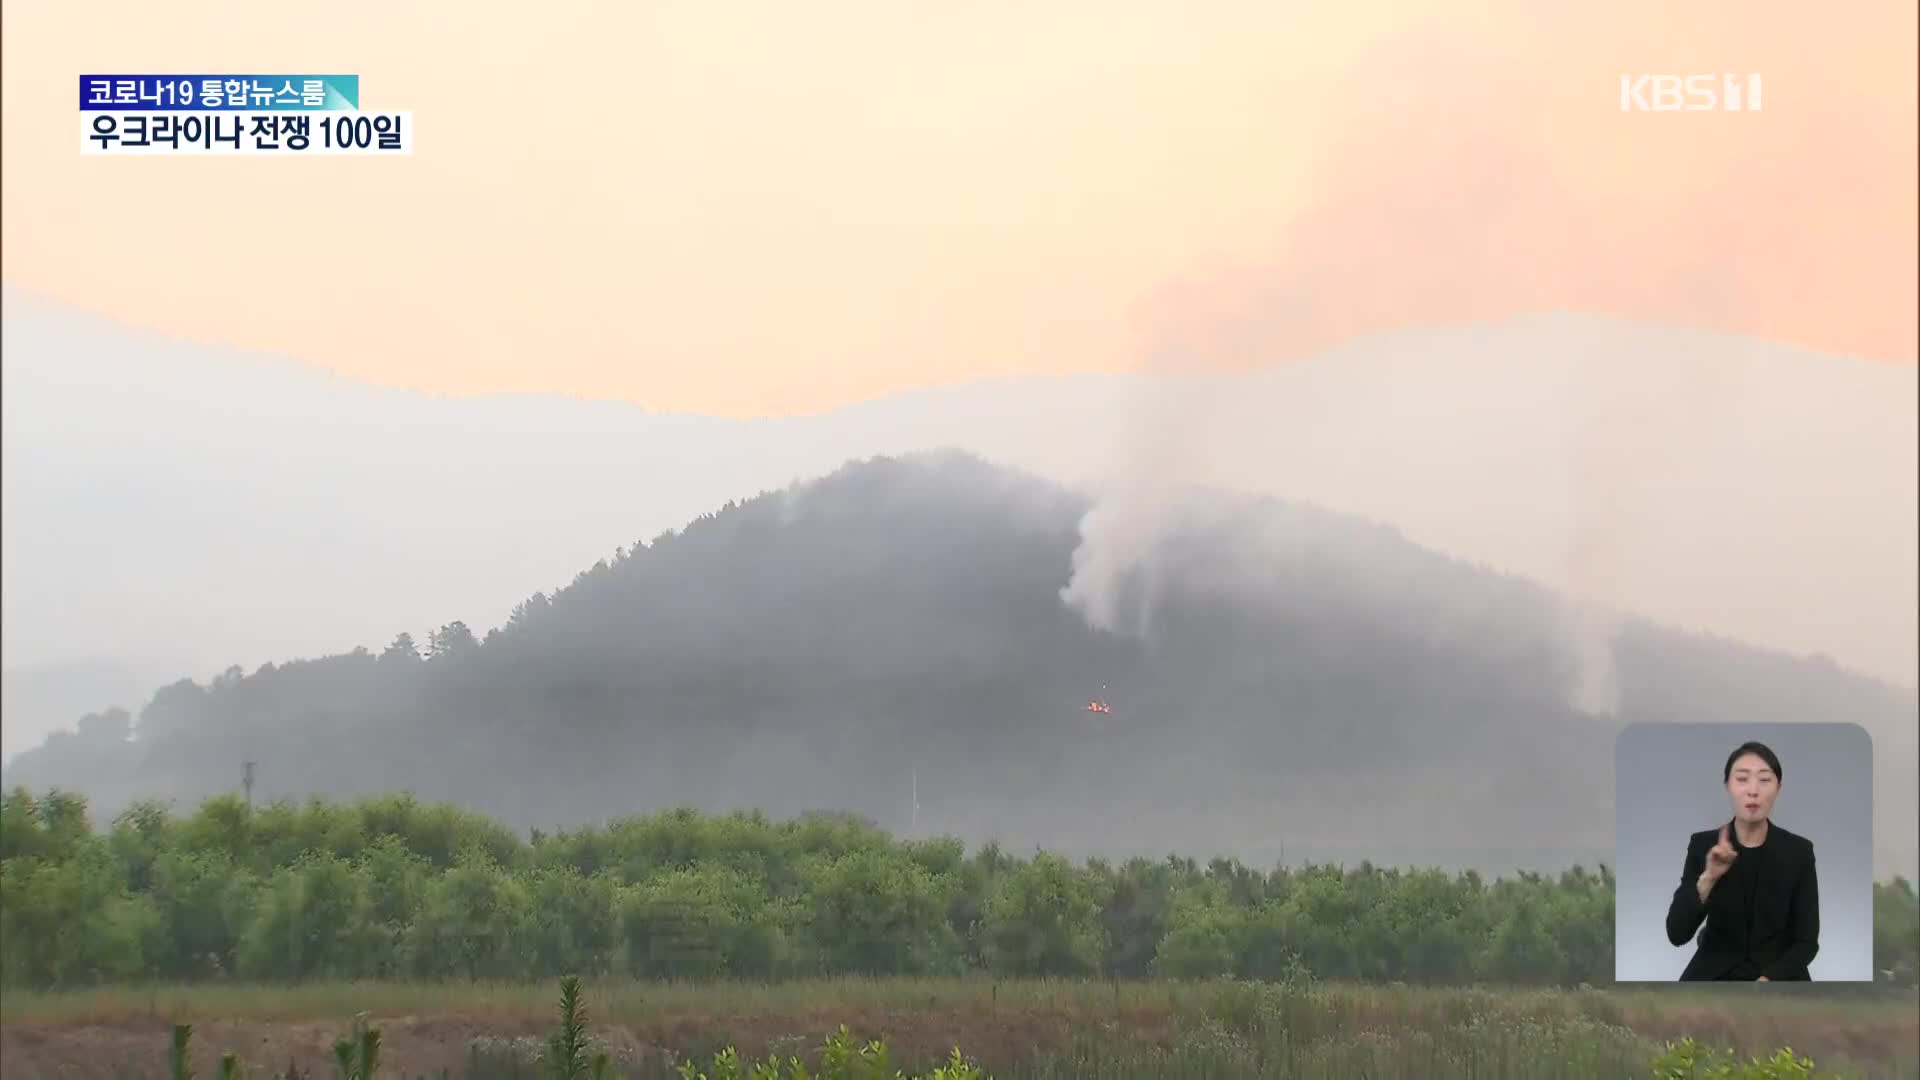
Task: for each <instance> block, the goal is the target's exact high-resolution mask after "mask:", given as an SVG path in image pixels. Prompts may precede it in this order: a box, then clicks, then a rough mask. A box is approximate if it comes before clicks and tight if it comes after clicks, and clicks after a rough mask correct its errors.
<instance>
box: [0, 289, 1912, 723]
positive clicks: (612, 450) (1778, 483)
mask: <svg viewBox="0 0 1920 1080" xmlns="http://www.w3.org/2000/svg"><path fill="white" fill-rule="evenodd" d="M4 299H5V312H4V318H3V319H0V332H3V333H4V337H5V341H4V348H3V349H0V358H3V359H4V372H5V388H4V390H5V392H4V394H0V409H3V410H4V424H3V425H0V428H3V429H4V441H5V447H4V450H5V452H4V454H3V455H0V468H4V485H0V488H3V490H4V499H5V504H6V505H5V512H4V514H0V528H4V531H5V536H4V543H0V551H3V552H4V574H5V582H4V588H3V589H0V597H4V601H3V602H4V619H5V625H6V629H7V633H6V634H5V653H6V655H5V660H4V666H5V668H6V672H7V673H6V678H8V679H9V680H12V679H14V678H15V677H16V675H17V674H18V673H21V672H24V671H27V670H29V669H36V668H37V669H45V668H48V667H49V666H51V665H64V664H74V663H84V664H89V665H100V664H111V665H114V666H115V667H117V668H119V669H122V670H146V669H150V668H154V667H156V666H157V667H161V668H167V669H175V668H182V669H184V670H187V671H192V672H195V673H197V674H199V675H201V676H203V677H204V676H209V675H211V674H213V673H215V672H217V671H219V670H221V669H223V668H224V667H226V666H227V665H228V664H231V663H235V662H239V663H242V664H244V665H246V666H248V667H252V666H255V665H257V664H259V663H262V662H265V661H266V660H268V659H272V658H276V657H285V656H290V655H317V654H322V653H328V652H335V651H340V650H344V649H349V648H351V647H353V646H354V645H371V644H374V643H377V642H378V641H381V640H384V639H385V637H386V636H387V635H390V634H391V633H392V629H393V627H396V626H409V627H413V628H415V629H416V631H417V632H424V629H425V628H426V627H429V626H433V625H438V624H439V623H441V622H444V621H446V619H447V618H448V617H449V616H450V615H453V614H458V615H460V616H462V617H464V618H466V619H468V620H469V621H470V622H472V623H473V624H474V625H476V626H481V627H487V626H493V625H497V624H498V623H500V622H501V621H502V620H504V619H505V618H506V615H507V613H508V611H509V610H510V609H511V608H512V606H513V605H514V603H516V602H517V601H518V600H519V599H521V598H522V597H524V596H526V595H528V594H529V593H531V592H533V591H535V590H537V589H543V588H549V587H551V586H552V585H553V584H555V583H556V582H559V581H563V580H565V577H566V576H567V575H568V574H570V573H572V571H573V568H575V567H578V566H582V565H587V564H589V563H591V562H592V561H594V560H595V559H597V558H599V557H601V556H602V555H604V554H606V553H607V552H608V551H609V550H610V548H611V546H612V545H613V544H615V543H617V542H619V538H621V537H624V536H631V535H648V534H651V533H654V532H658V531H660V530H663V529H666V528H670V527H673V526H675V525H677V524H679V523H682V522H685V521H687V520H689V519H691V518H692V517H694V516H696V515H698V514H700V513H703V512H705V511H706V510H708V509H710V508H711V507H713V506H716V505H718V504H719V503H721V502H723V501H725V500H726V499H728V498H735V497H738V496H739V495H740V494H741V493H744V492H751V491H758V490H766V489H771V488H779V487H782V486H784V485H786V484H787V483H789V482H791V481H794V480H802V479H811V478H815V477H818V476H822V475H825V474H826V473H828V472H829V471H831V470H832V469H834V468H835V467H837V466H838V465H839V464H840V463H842V462H844V461H847V460H849V459H856V458H863V457H867V456H870V455H874V454H893V455H897V454H902V453H908V452H913V451H916V450H927V449H933V448H937V447H942V446H954V447H960V448H963V449H966V450H969V451H971V452H974V453H977V454H979V455H981V456H983V457H985V458H987V459H989V460H992V461H996V462H1001V463H1004V464H1008V465H1012V466H1016V467H1020V468H1025V469H1028V470H1030V471H1033V472H1035V473H1038V474H1039V475H1042V476H1045V477H1047V478H1049V479H1052V480H1055V481H1057V482H1061V483H1065V484H1068V485H1070V486H1073V487H1076V488H1079V489H1083V490H1088V491H1119V492H1121V493H1127V492H1129V491H1131V490H1132V489H1134V488H1136V487H1138V488H1141V489H1143V490H1146V491H1152V490H1158V489H1160V488H1161V487H1164V486H1165V485H1168V484H1174V483H1181V484H1203V485H1211V486H1215V487H1220V488H1224V489H1229V490H1236V491H1242V492H1247V493H1252V494H1269V495H1276V496H1280V497H1283V498H1289V499H1301V500H1307V501H1311V502H1314V503H1316V504H1319V505H1323V506H1327V507H1329V508H1332V509H1337V510H1341V511H1344V512H1349V513H1355V514H1360V515H1364V516H1366V517H1370V518H1373V519H1376V520H1381V521H1388V522H1392V523H1393V524H1394V525H1395V526H1397V527H1398V528H1400V529H1401V530H1402V531H1403V532H1404V533H1405V534H1406V535H1407V536H1408V537H1409V538H1411V539H1413V540H1415V541H1416V542H1418V543H1420V544H1422V545H1424V546H1427V547H1430V548H1434V549H1436V550H1441V551H1445V552H1447V553H1449V554H1452V555H1455V556H1458V557H1461V558H1465V559H1469V560H1471V561H1474V562H1477V563H1483V564H1486V565H1491V566H1496V567H1499V568H1501V569H1502V570H1505V571H1508V572H1511V573H1516V574H1520V575H1524V576H1526V577H1529V578H1531V579H1534V580H1537V581H1540V582H1542V583H1543V584H1545V585H1548V586H1550V587H1552V588H1555V589H1559V590H1564V591H1570V592H1573V593H1576V594H1578V595H1581V596H1583V597H1585V598H1587V599H1589V600H1591V601H1593V602H1595V603H1598V604H1601V605H1604V606H1607V607H1611V608H1614V609H1616V610H1621V611H1629V612H1635V613H1638V614H1642V615H1645V616H1647V617H1650V618H1653V619H1656V620H1658V621H1661V622H1664V623H1668V624H1671V625H1676V626H1686V627H1692V628H1697V629H1700V630H1704V631H1708V632H1712V633H1717V634H1721V635H1723V636H1730V637H1735V638H1739V639H1741V640H1746V641H1752V642H1755V643H1758V644H1762V645H1764V646H1767V647H1769V648H1775V649H1784V650H1787V651H1791V652H1796V653H1802V654H1809V655H1811V654H1815V653H1825V654H1827V655H1830V656H1832V657H1834V658H1835V659H1836V660H1837V661H1838V662H1839V663H1841V664H1842V665H1843V666H1845V667H1848V668H1851V669H1854V670H1858V671H1863V672H1868V673H1871V674H1873V675H1875V676H1876V677H1879V678H1884V679H1888V680H1890V681H1892V682H1894V683H1896V684H1898V685H1903V686H1908V687H1912V686H1915V685H1920V672H1917V671H1916V668H1915V665H1916V663H1920V660H1916V657H1920V607H1917V606H1916V604H1915V603H1914V601H1913V600H1912V597H1913V596H1914V595H1915V594H1916V591H1920V577H1917V576H1916V575H1917V574H1920V571H1917V570H1916V567H1915V561H1914V559H1913V558H1912V552H1913V551H1914V550H1915V549H1916V547H1920V510H1917V509H1916V501H1915V496H1914V491H1915V489H1916V477H1915V460H1914V459H1915V455H1914V453H1913V447H1914V445H1915V443H1916V440H1920V427H1916V407H1915V404H1914V403H1915V400H1916V396H1920V391H1917V389H1916V381H1915V369H1913V368H1911V367H1909V368H1895V367H1889V366H1886V365H1876V364H1868V363H1864V362H1856V361H1850V360H1848V359H1846V358H1840V357H1822V356H1814V355H1810V354H1806V353H1801V352H1796V351H1794V350H1791V349H1784V348H1779V347H1773V346H1765V345H1760V344H1757V343H1754V342H1748V341H1741V340H1738V339H1727V338H1720V337H1715V336H1712V335H1706V334H1698V333H1690V332H1683V331H1677V330H1671V329H1666V328H1659V327H1647V326H1636V325H1631V324H1622V323H1617V322H1611V321H1608V320H1604V319H1596V318H1587V317H1575V316H1554V317H1541V318H1533V319H1516V320H1511V321H1508V322H1502V323H1494V324H1475V325H1465V326H1457V327H1446V328H1438V329H1433V330H1428V331H1422V332H1417V333H1406V334H1396V335H1389V336H1385V337H1381V338H1375V339H1368V340H1365V341H1358V342H1354V343H1351V344H1350V345H1348V346H1345V347H1342V348H1340V349H1336V350H1332V351H1330V352H1328V353H1326V354H1325V355H1323V356H1320V357H1318V358H1316V359H1313V360H1310V361H1303V362H1300V363H1295V364H1289V365H1285V366H1282V367H1277V368H1273V369H1270V370H1265V371H1260V372H1256V373H1252V374H1247V375H1242V376H1234V377H1184V376H1181V375H1180V374H1179V373H1178V372H1176V371H1171V370H1169V371H1163V372H1158V373H1152V374H1136V375H1088V376H1076V377H1065V378H1035V379H1005V380H994V381H989V382H983V383H979V384H973V385H967V386H956V387H944V388H937V389H929V390H923V391H916V392H913V393H908V394H902V395H898V396H896V397H892V398H888V399H884V400H879V401H873V402H868V403H864V404H859V405H852V406H848V407H846V408H844V409H840V410H836V411H834V412H832V413H828V414H822V415H818V416H806V417H790V418H779V419H767V420H756V421H735V420H723V419H716V418H709V417H696V416H680V415H665V414H659V413H651V412H647V411H646V410H644V409H642V408H639V407H636V406H634V405H630V404H624V403H617V402H596V401H584V400H579V399H573V398H565V397H541V396H532V395H501V396H494V397H479V398H464V399H456V398H445V397H435V396H432V395H427V394H420V393H413V392H409V391H404V390H397V389H391V388H385V387H378V386H372V385H368V384H364V383H359V382H355V381H353V380H350V379H346V378H341V377H338V376H335V375H331V374H329V373H327V372H325V371H322V370H320V369H316V368H312V367H309V366H306V365H302V364H299V363H296V362H294V361H291V360H286V359H276V358H266V357H259V356H253V355H248V354H241V353H236V352H232V351H229V350H222V349H218V348H214V347H208V346H201V345H196V344H193V343H190V342H184V341H179V340H174V339H168V338H164V337H161V336H159V335H156V334H148V333H141V332H137V331H134V330H130V329H128V328H125V327H122V326H119V325H117V324H115V323H113V322H112V321H110V320H108V319H105V318H100V317H96V316H89V315H84V314H81V313H78V312H75V311H73V310H70V309H67V308H64V307H60V306H57V305H53V304H49V303H46V302H42V301H39V300H37V299H35V298H33V297H31V296H26V295H23V294H21V293H20V292H19V291H18V290H16V289H13V288H11V287H9V288H7V289H6V290H5V293H4ZM82 696H83V697H84V696H85V695H82ZM114 700H115V699H111V698H101V699H100V700H98V701H97V705H99V706H105V705H108V704H111V703H113V701H114ZM120 703H121V704H127V705H132V704H134V702H130V701H120ZM72 720H73V717H72V716H60V717H50V716H39V715H35V716H21V717H18V718H16V722H15V723H13V724H10V725H8V726H9V729H10V734H9V735H8V737H7V739H6V746H7V749H8V750H14V749H18V748H19V746H18V744H17V742H16V740H17V739H18V738H20V737H22V735H23V733H25V732H28V731H30V730H39V731H44V730H45V729H46V727H45V725H47V724H52V723H68V724H70V723H71V722H72ZM36 737H37V736H36Z"/></svg>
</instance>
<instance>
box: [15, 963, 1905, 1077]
mask: <svg viewBox="0 0 1920 1080" xmlns="http://www.w3.org/2000/svg"><path fill="white" fill-rule="evenodd" d="M558 1000H559V991H558V989H557V988H556V986H555V985H554V984H553V983H550V982H546V983H539V984H503V983H502V984H486V983H481V984H471V983H451V984H409V983H395V982H375V983H310V984H305V985H300V986H291V987H282V988H272V987H258V986H242V985H225V986H178V985H170V986H155V987H95V988H91V989H86V990H78V991H70V992H31V991H21V990H12V991H7V992H6V993H5V994H4V996H0V1060H3V1061H4V1062H5V1071H6V1072H7V1074H8V1075H10V1076H11V1075H21V1076H41V1075H46V1076H101V1077H110V1076H156V1077H158V1076H165V1075H168V1073H167V1054H168V1046H169V1040H170V1036H171V1031H172V1027H173V1025H174V1024H177V1023H187V1024H191V1025H193V1046H194V1050H195V1055H196V1060H197V1061H198V1062H199V1066H198V1068H199V1072H200V1075H215V1074H216V1070H215V1066H216V1065H217V1063H218V1060H219V1057H220V1054H221V1053H222V1052H224V1051H233V1052H235V1053H236V1054H237V1055H238V1056H239V1058H240V1059H241V1060H242V1061H243V1062H244V1063H246V1064H247V1065H248V1066H249V1067H250V1069H251V1070H252V1071H251V1072H250V1073H249V1075H255V1076H261V1077H269V1076H273V1075H275V1074H276V1073H285V1072H287V1069H288V1065H289V1064H290V1063H291V1064H293V1065H295V1066H297V1067H298V1068H299V1069H301V1070H312V1075H315V1076H326V1075H332V1068H333V1062H334V1044H335V1042H336V1041H337V1040H339V1039H340V1038H341V1037H342V1036H344V1035H346V1034H348V1033H349V1031H350V1029H351V1026H352V1024H353V1022H354V1019H355V1016H356V1014H361V1013H364V1014H365V1016H366V1020H367V1022H368V1023H369V1024H370V1025H371V1026H372V1027H374V1028H377V1029H378V1030H379V1032H380V1035H381V1063H382V1067H381V1069H380V1070H379V1075H381V1076H395V1077H402V1076H404V1077H412V1076H419V1075H425V1076H438V1075H442V1074H443V1073H444V1074H445V1075H448V1076H456V1077H457V1076H469V1077H485V1076H511V1075H523V1076H535V1075H548V1073H547V1072H546V1071H545V1070H544V1069H543V1068H542V1061H541V1058H542V1057H543V1056H545V1054H544V1051H545V1040H546V1038H547V1036H548V1035H549V1034H550V1033H552V1032H553V1031H554V1030H555V1028H556V1024H557V1021H556V1006H557V1003H558ZM582 1001H583V1004H584V1006H585V1009H586V1013H587V1016H588V1018H589V1020H590V1027H589V1029H588V1030H589V1033H590V1035H591V1037H592V1039H593V1040H594V1045H596V1046H597V1047H601V1048H604V1051H605V1052H606V1054H607V1055H608V1058H609V1060H610V1063H611V1064H612V1066H613V1072H614V1074H615V1075H622V1076H637V1077H649V1076H661V1077H664V1076H674V1075H679V1073H678V1072H677V1071H675V1064H676V1062H682V1061H686V1060H688V1059H693V1060H694V1061H696V1062H698V1063H699V1065H700V1067H701V1069H702V1070H703V1071H706V1072H708V1073H710V1074H713V1075H718V1074H715V1073H713V1065H712V1062H713V1057H714V1055H715V1054H716V1053H719V1052H721V1051H723V1050H725V1049H727V1048H729V1047H732V1048H735V1049H736V1050H737V1052H738V1054H739V1055H740V1057H741V1058H746V1059H755V1060H759V1059H764V1058H765V1057H766V1056H768V1055H775V1056H778V1057H780V1058H782V1059H783V1060H784V1059H788V1058H791V1057H793V1056H799V1057H800V1058H801V1059H802V1060H803V1061H806V1062H808V1063H809V1064H810V1065H813V1064H817V1062H818V1049H819V1048H820V1046H821V1044H822V1042H823V1040H825V1039H826V1038H827V1037H828V1036H830V1035H831V1034H833V1033H834V1032H835V1031H836V1030H837V1029H838V1028H839V1027H840V1026H841V1025H846V1026H847V1027H848V1028H849V1030H850V1031H851V1032H852V1034H853V1035H854V1036H855V1037H856V1042H858V1041H859V1040H866V1039H880V1040H884V1042H885V1047H886V1050H887V1052H888V1054H889V1055H890V1058H891V1064H892V1065H893V1066H894V1067H898V1068H903V1069H906V1070H908V1071H909V1072H910V1073H913V1072H915V1071H916V1070H924V1069H929V1068H931V1067H932V1066H934V1065H936V1064H938V1063H939V1062H941V1061H942V1060H945V1059H947V1058H948V1057H949V1056H950V1054H951V1052H952V1051H953V1050H954V1049H955V1048H956V1047H957V1048H958V1049H960V1050H961V1051H962V1053H963V1055H964V1056H965V1058H966V1059H967V1060H969V1061H971V1062H973V1063H976V1064H977V1065H979V1066H980V1067H982V1068H984V1069H985V1070H987V1071H988V1072H990V1073H991V1074H992V1075H994V1076H998V1077H1056V1076H1057V1077H1064V1076H1094V1077H1148V1076H1173V1077H1181V1076H1195V1077H1198V1076H1258V1075H1265V1076H1283V1077H1335V1076H1339V1077H1350V1076H1409V1077H1412V1076H1420V1077H1436V1078H1447V1077H1512V1078H1521V1077H1525V1078H1536V1077H1542V1078H1544V1077H1582V1078H1584V1077H1621V1076H1651V1075H1654V1073H1653V1071H1652V1063H1653V1061H1654V1060H1655V1058H1656V1057H1658V1056H1659V1055H1661V1053H1662V1052H1663V1050H1664V1049H1665V1047H1666V1044H1668V1043H1670V1042H1674V1041H1678V1040H1681V1039H1685V1038H1694V1039H1698V1040H1700V1041H1701V1042H1702V1043H1704V1044H1705V1045H1707V1046H1710V1047H1717V1048H1723V1049H1724V1048H1731V1049H1733V1050H1735V1051H1737V1052H1738V1053H1739V1054H1740V1055H1741V1056H1769V1055H1772V1054H1774V1053H1775V1052H1776V1051H1777V1050H1779V1049H1780V1048H1782V1047H1791V1048H1792V1050H1793V1051H1794V1052H1795V1053H1796V1054H1798V1055H1803V1056H1806V1057H1811V1058H1812V1059H1813V1060H1814V1061H1815V1062H1816V1063H1817V1065H1818V1067H1819V1071H1818V1072H1817V1074H1816V1075H1823V1076H1824V1075H1829V1070H1833V1071H1832V1073H1831V1074H1832V1075H1854V1076H1861V1077H1874V1078H1878V1077H1900V1078H1912V1077H1920V998H1917V997H1916V995H1915V992H1914V991H1912V990H1910V989H1897V988H1887V987H1869V986H1862V987H1858V988H1843V987H1819V988H1810V987H1804V986H1803V987H1785V986H1781V987H1763V986H1748V987H1731V988H1720V989H1718V990H1713V991H1702V990H1696V989H1691V988H1680V987H1674V988H1671V989H1669V988H1647V989H1635V990H1614V989H1600V990H1540V989H1516V990H1497V989H1481V988H1455V989H1423V988H1413V987H1402V986H1361V985H1329V984H1315V983H1305V984H1291V985H1290V984H1272V983H1247V982H1237V981H1231V980H1226V981H1209V982H1173V981H1163V982H1133V983H1127V982H1095V981H1069V980H1018V981H999V982H996V981H992V980H987V979H978V978H973V979H910V978H885V979H834V980H817V981H804V982H790V983H782V984H770V983H726V982H712V983H678V984H666V983H647V982H636V981H630V980H623V979H607V980H601V981H594V982H588V983H587V984H585V985H584V987H583V991H582ZM16 1070H17V1071H16ZM1682 1075H1690V1074H1684V1073H1683V1074H1682ZM1700 1075H1706V1074H1705V1073H1701V1074H1700ZM1783 1075H1792V1074H1791V1073H1787V1074H1783Z"/></svg>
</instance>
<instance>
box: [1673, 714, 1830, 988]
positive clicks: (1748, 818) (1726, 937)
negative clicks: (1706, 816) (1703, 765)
mask: <svg viewBox="0 0 1920 1080" xmlns="http://www.w3.org/2000/svg"><path fill="white" fill-rule="evenodd" d="M1721 779H1722V780H1723V781H1724V782H1725V783H1726V785H1727V794H1728V796H1730V797H1731V798H1732V800H1733V820H1732V821H1730V822H1728V823H1727V824H1725V825H1722V826H1720V828H1719V830H1718V831H1715V830H1713V829H1708V830H1706V831H1705V832H1697V833H1694V834H1693V836H1692V838H1691V839H1690V840H1689V841H1688V843H1687V861H1686V867H1685V869H1683V870H1681V872H1680V887H1679V888H1677V889H1675V890H1674V892H1673V903H1672V904H1670V905H1668V907H1667V940H1669V941H1671V942H1673V944H1674V945H1675V946H1683V945H1685V944H1687V943H1688V942H1689V941H1692V940H1693V939H1694V934H1695V932H1696V931H1699V930H1700V924H1701V923H1702V922H1705V923H1706V930H1705V931H1704V932H1702V933H1700V935H1699V949H1698V950H1697V951H1696V952H1695V953H1694V954H1693V959H1692V960H1691V961H1689V962H1688V964H1687V969H1686V971H1684V972H1682V973H1681V975H1680V980H1681V981H1682V982H1693V981H1711V980H1746V981H1750V982H1752V981H1758V982H1782V981H1786V980H1802V981H1804V980H1807V979H1811V978H1812V975H1810V974H1809V973H1808V971H1807V965H1808V964H1810V963H1812V962H1813V957H1814V954H1815V953H1817V952H1819V951H1820V887H1819V884H1818V882H1817V881H1816V879H1815V877H1814V872H1813V842H1812V841H1810V840H1808V839H1806V838H1805V837H1803V836H1797V835H1795V834H1793V833H1790V832H1788V831H1787V830H1785V829H1783V828H1781V827H1780V826H1778V825H1776V824H1774V823H1773V821H1772V814H1773V800H1774V799H1775V797H1777V796H1778V795H1779V794H1780V781H1781V779H1782V772H1781V768H1780V759H1779V758H1778V757H1775V756H1774V753H1773V751H1772V750H1769V749H1767V747H1766V746H1764V745H1763V744H1761V743H1757V742H1750V743H1744V744H1742V745H1741V746H1740V748H1739V749H1737V750H1735V751H1734V752H1733V753H1732V754H1731V755H1729V756H1728V758H1727V765H1726V769H1725V770H1724V771H1723V772H1722V774H1721Z"/></svg>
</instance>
